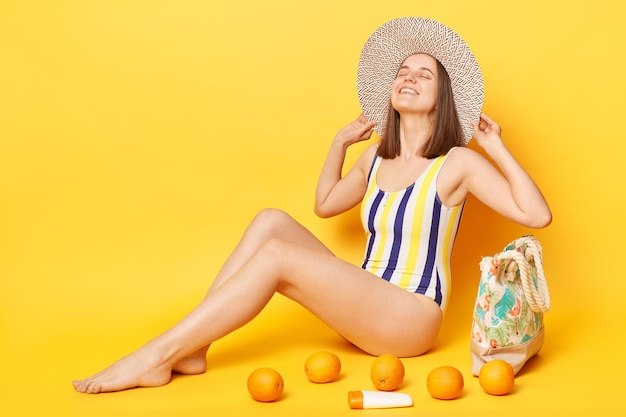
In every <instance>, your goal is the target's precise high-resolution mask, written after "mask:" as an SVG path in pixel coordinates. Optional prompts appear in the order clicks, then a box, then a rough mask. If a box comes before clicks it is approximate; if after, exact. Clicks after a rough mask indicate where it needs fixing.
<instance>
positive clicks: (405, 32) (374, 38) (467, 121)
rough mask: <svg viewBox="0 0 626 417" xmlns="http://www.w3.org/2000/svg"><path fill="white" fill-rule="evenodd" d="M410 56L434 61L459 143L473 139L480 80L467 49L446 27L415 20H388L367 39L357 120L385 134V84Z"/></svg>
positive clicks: (388, 87) (359, 79) (388, 89)
mask: <svg viewBox="0 0 626 417" xmlns="http://www.w3.org/2000/svg"><path fill="white" fill-rule="evenodd" d="M416 53H425V54H428V55H431V56H432V57H434V58H436V59H437V60H438V61H439V62H441V64H442V65H443V67H444V68H445V69H446V71H447V72H448V75H449V76H450V81H451V83H452V94H453V96H454V101H455V104H456V109H457V113H458V115H459V119H460V122H461V127H462V128H463V141H464V144H467V143H468V142H469V141H470V140H471V139H472V136H473V131H472V126H471V122H472V121H478V120H479V117H480V112H481V109H482V106H483V98H484V88H483V76H482V73H481V72H480V67H479V66H478V62H477V61H476V58H475V57H474V54H473V53H472V51H471V50H470V48H469V46H467V44H466V43H465V41H463V39H461V37H460V36H459V35H458V34H457V33H456V32H454V31H453V30H452V29H450V28H449V27H447V26H445V25H443V24H442V23H439V22H437V21H435V20H431V19H426V18H421V17H401V18H398V19H394V20H391V21H389V22H387V23H385V24H384V25H382V26H381V27H379V28H378V29H376V31H375V32H374V33H373V34H372V35H371V36H370V37H369V39H368V40H367V42H366V43H365V46H363V50H362V51H361V56H360V59H359V67H358V73H357V91H358V96H359V102H360V103H361V108H362V109H363V114H364V115H365V117H366V118H367V119H368V120H371V121H375V122H377V123H378V124H377V125H376V132H377V133H378V134H379V135H382V134H383V132H384V130H385V123H386V120H387V111H388V107H387V106H388V105H389V98H390V94H391V84H392V82H393V80H394V79H395V78H396V74H397V72H398V69H399V67H400V64H402V62H403V61H404V60H405V59H406V58H407V57H409V56H410V55H413V54H416Z"/></svg>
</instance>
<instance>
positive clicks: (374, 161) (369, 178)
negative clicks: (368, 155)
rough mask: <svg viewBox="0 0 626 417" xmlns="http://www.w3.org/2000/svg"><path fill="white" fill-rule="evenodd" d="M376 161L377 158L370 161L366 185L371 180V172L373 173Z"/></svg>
mask: <svg viewBox="0 0 626 417" xmlns="http://www.w3.org/2000/svg"><path fill="white" fill-rule="evenodd" d="M376 159H378V156H375V157H374V160H373V161H372V166H371V167H370V172H368V173H367V183H368V184H369V183H370V181H371V180H372V171H374V165H376Z"/></svg>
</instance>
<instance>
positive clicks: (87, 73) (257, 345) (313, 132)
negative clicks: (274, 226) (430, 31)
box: [0, 0, 626, 416]
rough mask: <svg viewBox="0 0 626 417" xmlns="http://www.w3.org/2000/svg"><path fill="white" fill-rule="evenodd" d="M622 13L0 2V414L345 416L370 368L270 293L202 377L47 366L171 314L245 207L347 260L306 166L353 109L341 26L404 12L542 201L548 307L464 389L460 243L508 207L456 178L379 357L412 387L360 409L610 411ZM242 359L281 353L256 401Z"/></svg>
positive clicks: (189, 301)
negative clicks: (506, 365)
mask: <svg viewBox="0 0 626 417" xmlns="http://www.w3.org/2000/svg"><path fill="white" fill-rule="evenodd" d="M625 14H626V8H625V7H624V4H623V2H621V1H618V0H615V1H609V0H596V1H579V2H569V1H567V2H566V1H561V2H559V1H556V2H549V1H545V0H542V1H538V0H527V1H523V2H522V1H515V2H503V1H487V0H477V1H466V0H449V1H431V2H416V1H414V0H410V1H392V2H383V1H370V0H361V1H345V2H343V1H337V0H317V1H315V2H299V1H293V0H292V1H287V0H265V1H254V0H242V1H236V2H233V1H230V0H210V1H200V0H197V1H180V0H177V1H173V0H172V1H148V0H145V1H138V0H128V1H122V0H115V1H62V0H57V1H33V0H30V1H25V0H15V1H7V0H2V1H1V2H0V363H1V364H2V366H1V367H0V414H2V415H3V416H4V415H6V416H19V415H62V416H74V415H75V416H100V415H102V416H105V415H116V416H123V415H130V416H142V415H146V416H148V415H150V416H161V415H204V416H206V415H233V416H236V415H255V416H256V415H258V416H262V415H272V416H280V415H285V416H287V415H289V416H293V415H306V414H311V415H329V416H338V415H357V414H359V415H360V412H357V411H351V410H349V409H348V407H347V401H346V393H347V391H349V390H355V389H372V385H371V382H370V381H369V366H370V364H371V361H372V358H371V357H369V356H367V355H365V354H363V353H360V352H358V351H356V350H355V349H353V348H351V347H350V346H348V345H347V344H346V343H345V342H343V341H342V340H341V339H340V338H339V337H337V336H336V335H335V334H334V333H333V332H332V330H330V329H328V328H326V327H325V326H323V325H322V324H321V323H320V322H318V321H317V320H316V319H315V318H314V317H312V316H311V315H310V314H309V313H308V312H306V311H305V310H304V309H302V308H301V307H300V306H298V305H296V304H295V303H292V302H290V301H289V300H285V299H284V298H281V297H276V298H274V299H273V300H272V301H271V303H270V305H269V306H268V308H267V309H266V310H265V311H264V312H263V313H262V314H261V315H260V316H259V317H257V319H256V320H255V321H253V322H252V323H250V324H249V325H247V326H246V327H244V328H242V329H240V330H238V331H236V332H235V333H233V334H232V335H230V336H229V337H227V338H225V339H223V340H221V341H219V342H217V343H215V344H214V346H213V348H212V349H211V351H210V352H209V356H208V360H209V371H208V372H207V373H206V374H204V375H202V376H197V377H176V378H174V380H173V381H172V383H171V384H169V385H167V386H165V387H161V388H155V389H141V390H130V391H127V392H122V393H116V394H107V395H98V396H88V395H81V394H77V393H75V392H74V391H73V389H72V387H71V384H70V383H71V380H72V379H73V378H81V377H85V376H87V375H89V374H92V373H93V372H95V371H97V370H99V369H100V368H102V367H104V366H106V365H108V364H109V363H110V362H112V361H113V360H114V359H116V358H118V357H120V356H122V355H124V354H125V353H127V352H129V351H130V350H133V349H135V348H136V347H138V346H139V345H141V344H142V343H143V342H144V341H146V340H147V339H148V338H150V337H152V336H153V335H155V334H157V333H158V332H161V331H162V330H164V329H166V328H167V327H169V326H171V325H172V324H173V323H175V322H176V321H177V319H179V318H180V317H181V316H182V315H184V314H185V313H186V312H187V311H188V310H189V309H190V308H191V307H192V306H193V305H195V303H197V302H198V301H199V300H200V299H201V297H202V296H203V294H204V291H205V290H206V288H207V287H208V285H209V283H210V281H211V279H212V277H213V276H214V275H215V273H216V272H217V270H218V268H219V267H220V265H221V262H222V261H223V260H224V259H225V257H226V256H227V254H228V253H229V251H230V250H231V249H232V248H233V246H234V245H235V244H236V242H237V241H238V239H239V237H240V235H241V233H242V232H243V229H244V227H245V226H246V224H247V223H248V222H249V221H250V219H251V218H252V216H253V215H254V214H255V213H256V212H257V211H258V210H260V209H262V208H264V207H268V206H275V207H280V208H283V209H285V210H286V211H288V212H290V213H291V214H293V215H294V217H296V218H297V219H298V220H300V221H301V222H303V223H304V224H306V225H307V226H308V227H310V229H311V230H313V231H314V232H315V233H316V234H317V235H318V236H319V237H320V238H321V239H322V240H323V241H324V242H326V243H327V244H328V245H329V246H330V247H331V248H332V249H333V250H334V251H335V252H336V253H337V254H338V255H340V256H342V257H345V258H347V259H349V260H352V261H354V262H359V260H360V256H361V253H362V233H361V231H360V225H359V223H358V213H357V211H352V212H350V213H347V214H346V215H343V216H341V217H339V218H335V219H330V220H321V219H317V218H316V217H315V216H314V215H313V213H312V206H313V194H314V188H315V184H316V179H317V175H318V172H319V169H320V168H321V164H322V162H323V160H324V157H325V155H326V150H327V149H328V146H329V144H330V141H331V139H332V137H333V135H334V134H335V132H336V131H337V130H338V129H339V128H340V127H342V126H343V125H344V124H346V123H347V122H348V121H350V120H352V119H353V118H354V117H356V116H357V115H358V113H359V111H360V110H359V106H358V102H357V98H356V87H355V85H356V77H355V75H356V66H357V60H358V55H359V52H360V48H361V46H362V45H363V43H364V42H365V40H366V39H367V37H368V36H369V34H370V33H371V32H372V31H373V30H375V29H376V28H377V27H378V26H379V25H380V24H382V23H384V22H385V21H387V20H390V19H392V18H395V17H399V16H408V15H420V16H424V17H430V18H434V19H437V20H440V21H442V22H443V23H445V24H447V25H449V26H451V27H453V28H454V29H455V30H456V31H457V32H459V34H461V36H462V37H464V39H465V40H466V41H467V42H468V43H469V45H470V46H471V47H472V49H473V51H474V52H475V54H476V56H477V58H478V60H479V62H480V64H481V66H482V69H483V73H484V78H485V90H486V99H485V107H484V110H485V112H486V113H487V114H489V115H490V116H491V117H493V118H494V119H495V120H496V121H498V122H499V123H500V124H501V125H502V126H503V129H504V138H505V140H506V142H507V143H508V145H509V147H510V148H511V150H512V152H513V153H514V154H515V155H516V156H517V157H518V159H519V160H520V161H521V162H522V163H523V165H524V166H525V167H527V169H528V171H529V172H530V173H531V174H532V175H533V176H534V178H535V179H536V181H537V182H538V183H539V184H540V186H541V187H542V189H543V191H544V193H545V195H546V196H547V198H548V200H549V202H550V204H551V207H552V209H553V212H554V222H553V224H552V225H551V226H550V227H549V228H547V229H543V230H539V231H535V234H536V236H538V237H539V239H540V240H541V242H542V243H543V247H544V255H545V270H546V275H547V278H548V283H549V287H550V291H551V295H552V302H553V308H552V310H551V311H550V312H549V313H547V315H546V329H547V330H546V332H547V333H546V342H545V345H544V348H543V350H542V352H541V354H540V355H539V356H538V357H537V358H536V359H534V360H533V361H531V362H530V363H529V364H528V365H527V366H526V367H525V368H524V370H523V371H522V372H521V373H520V374H519V376H518V378H517V381H516V388H515V391H514V392H513V394H512V395H509V396H506V397H491V396H488V395H486V394H485V393H483V392H482V390H481V388H480V387H479V385H478V381H477V379H476V378H473V377H472V376H471V374H470V358H469V326H470V323H471V313H472V307H473V301H474V296H475V292H476V286H477V282H478V277H479V271H478V262H479V260H480V257H481V256H483V255H490V254H493V253H494V252H497V251H499V250H500V249H501V247H502V246H503V245H504V244H506V243H508V241H510V240H512V239H513V238H515V237H517V236H518V235H520V234H523V233H528V232H532V231H531V230H529V229H524V228H521V227H519V226H516V225H513V224H511V223H510V222H508V221H506V220H504V219H502V218H500V217H498V216H497V215H495V214H493V213H492V212H490V211H489V210H487V209H485V208H484V207H483V206H481V204H480V203H478V202H477V201H475V200H473V199H470V200H469V203H468V206H467V209H466V212H465V216H464V223H463V225H462V227H461V230H460V234H459V236H458V239H457V245H456V247H455V251H454V254H453V257H454V261H453V272H454V275H455V282H454V291H453V296H452V300H451V306H450V308H449V310H448V315H447V318H446V321H445V324H444V328H443V330H442V332H441V335H440V338H439V341H438V343H437V346H436V347H435V349H434V350H433V351H432V352H431V353H429V354H427V355H426V356H423V357H419V358H412V359H406V360H405V361H404V363H405V366H406V368H407V377H406V380H405V382H404V385H403V387H402V391H404V392H409V393H410V394H411V395H412V396H413V399H414V401H415V405H414V407H413V408H410V409H397V410H389V411H371V412H368V413H371V414H372V415H385V416H391V415H397V416H404V415H435V414H437V415H478V414H483V413H489V414H495V413H497V414H500V413H504V415H529V413H530V412H541V411H543V412H545V414H549V415H568V416H570V415H602V414H603V413H604V415H618V414H619V415H621V414H623V412H624V410H625V409H626V408H625V406H624V401H623V380H624V379H623V378H624V372H625V371H626V365H625V360H624V352H625V351H626V349H625V347H626V346H625V345H626V343H625V342H624V331H625V330H626V329H625V319H626V311H625V307H624V306H625V305H626V300H625V295H626V294H625V289H626V280H625V279H624V277H623V271H622V269H621V266H622V261H623V259H624V251H623V246H622V243H623V237H624V232H625V229H626V228H625V221H624V214H625V211H626V201H625V196H624V186H623V180H624V178H625V177H626V163H625V162H624V153H625V151H626V146H625V145H624V140H625V138H626V127H625V124H624V123H623V119H624V114H623V113H624V105H623V100H624V97H625V96H626V81H624V73H625V72H626V65H625V62H624V59H625V58H624V56H625V55H626V54H625V53H626V48H625V45H624V43H625V41H624V39H626V29H625V25H624V24H623V19H624V17H625ZM472 146H475V145H472ZM358 151H359V149H354V150H352V151H351V153H350V155H349V159H350V160H351V161H352V160H354V158H355V155H356V154H357V153H358ZM233 308H236V306H233ZM317 350H332V351H334V352H336V353H337V354H338V355H339V356H340V358H341V359H342V362H343V370H342V374H341V378H340V380H338V381H337V382H335V383H332V384H327V385H315V384H312V383H310V382H308V381H307V380H306V377H305V376H304V373H303V370H302V367H303V363H304V360H305V359H306V357H307V356H308V355H309V354H310V353H313V352H314V351H317ZM439 365H453V366H456V367H458V368H459V369H460V370H461V371H462V372H463V374H464V376H465V391H464V395H463V396H462V397H461V398H459V399H458V400H455V401H450V402H444V401H437V400H434V399H432V398H431V397H430V396H429V395H428V392H427V391H426V387H425V378H426V375H427V373H428V372H429V371H430V370H431V369H432V368H434V367H435V366H439ZM261 366H270V367H274V368H275V369H277V370H278V371H279V372H281V373H282V374H283V376H284V378H285V382H286V389H285V393H284V396H283V398H282V400H281V401H279V402H276V403H272V404H261V403H256V402H254V401H253V400H252V399H250V397H249V395H248V393H247V391H246V387H245V382H246V378H247V375H248V374H249V373H250V372H251V371H252V370H254V369H256V368H257V367H261ZM542 414H543V413H542Z"/></svg>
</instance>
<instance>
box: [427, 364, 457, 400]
mask: <svg viewBox="0 0 626 417" xmlns="http://www.w3.org/2000/svg"><path fill="white" fill-rule="evenodd" d="M426 388H428V392H430V395H432V396H433V397H434V398H437V399H439V400H453V399H455V398H456V397H458V396H459V395H461V391H463V375H462V374H461V372H459V370H458V369H456V368H454V367H452V366H440V367H438V368H435V369H433V370H432V371H430V373H429V374H428V377H427V378H426Z"/></svg>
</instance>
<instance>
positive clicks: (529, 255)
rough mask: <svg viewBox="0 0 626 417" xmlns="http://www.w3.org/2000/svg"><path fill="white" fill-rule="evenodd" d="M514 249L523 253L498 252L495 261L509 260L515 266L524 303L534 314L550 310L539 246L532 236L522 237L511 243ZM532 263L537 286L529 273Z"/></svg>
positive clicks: (512, 251)
mask: <svg viewBox="0 0 626 417" xmlns="http://www.w3.org/2000/svg"><path fill="white" fill-rule="evenodd" d="M513 245H514V246H515V247H516V248H522V249H524V253H521V252H520V251H518V250H516V249H512V250H507V251H504V252H500V253H499V254H497V255H496V258H497V259H511V260H512V261H514V262H515V263H516V264H517V267H518V268H519V271H520V279H521V282H522V288H523V289H524V295H525V297H526V301H527V302H528V305H529V306H530V308H531V310H533V311H534V312H537V313H539V312H542V313H545V312H546V311H548V310H550V293H549V292H548V283H547V282H546V278H545V276H544V273H543V262H542V254H541V244H540V243H539V241H538V240H537V239H536V238H534V237H532V236H523V237H520V238H519V239H516V240H515V241H514V242H513ZM531 261H532V262H533V263H534V265H535V269H536V271H537V281H536V282H537V285H536V286H535V282H534V281H533V276H532V272H531V264H530V262H531Z"/></svg>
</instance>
